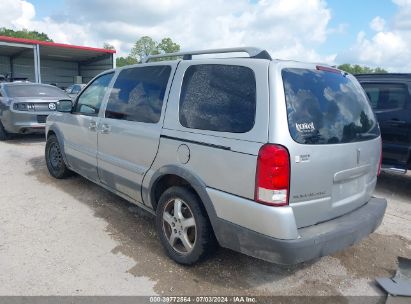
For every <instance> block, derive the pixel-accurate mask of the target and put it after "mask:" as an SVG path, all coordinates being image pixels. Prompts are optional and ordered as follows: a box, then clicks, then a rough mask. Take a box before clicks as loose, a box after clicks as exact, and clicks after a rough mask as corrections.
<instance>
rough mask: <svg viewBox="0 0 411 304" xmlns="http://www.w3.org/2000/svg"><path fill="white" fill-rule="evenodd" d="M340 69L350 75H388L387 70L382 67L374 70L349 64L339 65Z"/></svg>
mask: <svg viewBox="0 0 411 304" xmlns="http://www.w3.org/2000/svg"><path fill="white" fill-rule="evenodd" d="M338 68H339V69H340V70H343V71H345V72H347V73H350V74H370V73H388V72H387V71H386V70H384V69H383V68H380V67H376V68H375V69H373V68H370V67H367V66H361V65H358V64H354V65H352V64H349V63H344V64H342V65H339V66H338Z"/></svg>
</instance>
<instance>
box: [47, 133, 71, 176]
mask: <svg viewBox="0 0 411 304" xmlns="http://www.w3.org/2000/svg"><path fill="white" fill-rule="evenodd" d="M45 154H46V164H47V169H48V170H49V172H50V174H51V175H52V176H53V177H55V178H58V179H63V178H66V177H68V176H69V175H70V174H71V171H70V170H69V169H68V168H67V166H66V164H65V163H64V159H63V155H62V153H61V149H60V144H59V142H58V140H57V137H56V136H55V135H50V136H49V137H48V138H47V143H46V153H45Z"/></svg>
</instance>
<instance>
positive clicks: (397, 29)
mask: <svg viewBox="0 0 411 304" xmlns="http://www.w3.org/2000/svg"><path fill="white" fill-rule="evenodd" d="M393 2H394V3H395V4H396V5H397V6H398V8H397V13H396V14H395V16H394V17H393V19H392V20H390V21H389V22H388V23H387V22H386V21H385V20H384V19H382V18H381V17H375V18H374V19H373V20H372V21H371V23H370V28H371V29H373V30H374V31H375V33H373V34H372V35H371V37H368V36H367V35H366V33H365V32H363V31H362V32H359V33H358V35H357V40H356V42H355V44H354V45H353V46H352V47H351V48H349V49H348V50H347V51H345V52H344V51H343V52H341V53H340V54H339V55H338V56H337V58H336V61H338V62H339V63H344V62H350V63H358V64H364V65H369V66H374V67H375V66H380V67H383V68H385V69H388V70H389V71H391V72H409V71H410V70H411V61H410V60H409V58H411V0H393Z"/></svg>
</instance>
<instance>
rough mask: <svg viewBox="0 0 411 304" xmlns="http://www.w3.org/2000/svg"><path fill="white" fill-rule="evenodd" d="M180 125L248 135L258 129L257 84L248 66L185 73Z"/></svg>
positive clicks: (207, 66)
mask: <svg viewBox="0 0 411 304" xmlns="http://www.w3.org/2000/svg"><path fill="white" fill-rule="evenodd" d="M179 111H180V113H179V116H180V123H181V125H182V126H184V127H186V128H192V129H200V130H209V131H218V132H231V133H245V132H248V131H250V130H251V129H252V128H253V126H254V121H255V112H256V81H255V75H254V72H253V70H251V69H250V68H248V67H244V66H235V65H220V64H201V65H192V66H190V67H189V68H188V69H187V71H186V72H185V75H184V79H183V85H182V88H181V95H180V110H179Z"/></svg>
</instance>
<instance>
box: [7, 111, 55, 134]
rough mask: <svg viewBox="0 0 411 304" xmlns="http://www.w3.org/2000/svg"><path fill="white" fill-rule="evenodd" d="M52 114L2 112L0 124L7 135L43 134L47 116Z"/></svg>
mask: <svg viewBox="0 0 411 304" xmlns="http://www.w3.org/2000/svg"><path fill="white" fill-rule="evenodd" d="M51 113H53V112H23V111H14V110H9V111H5V112H3V116H2V123H3V125H4V128H5V129H6V131H7V132H9V133H44V129H45V127H46V124H45V120H46V117H47V115H49V114H51Z"/></svg>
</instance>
